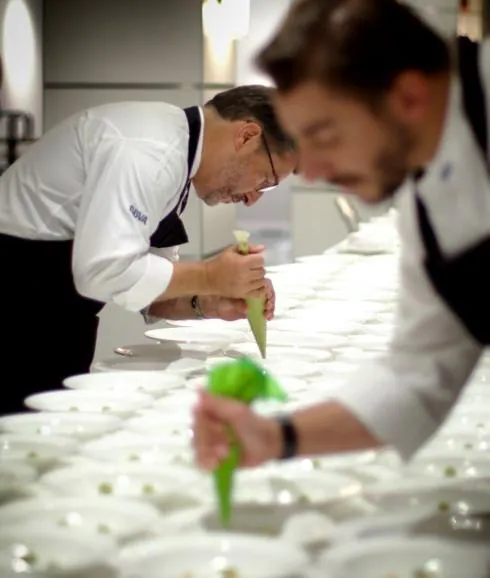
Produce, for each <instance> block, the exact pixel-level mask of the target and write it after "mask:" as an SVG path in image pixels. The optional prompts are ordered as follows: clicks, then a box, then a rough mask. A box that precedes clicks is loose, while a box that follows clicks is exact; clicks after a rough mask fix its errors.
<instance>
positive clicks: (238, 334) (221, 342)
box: [145, 327, 246, 349]
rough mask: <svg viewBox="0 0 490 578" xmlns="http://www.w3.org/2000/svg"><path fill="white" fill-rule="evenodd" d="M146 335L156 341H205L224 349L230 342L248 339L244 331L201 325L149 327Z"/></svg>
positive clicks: (190, 342)
mask: <svg viewBox="0 0 490 578" xmlns="http://www.w3.org/2000/svg"><path fill="white" fill-rule="evenodd" d="M145 336H146V337H148V338H149V339H153V340H155V341H176V342H177V343H179V342H181V343H189V344H193V343H204V344H212V345H216V346H217V348H219V349H223V348H225V347H226V346H227V345H229V344H230V343H240V342H241V341H245V340H246V336H245V333H244V332H243V331H236V330H233V329H224V328H222V327H220V328H216V329H212V328H210V327H208V328H202V329H201V328H199V327H164V328H160V329H149V330H148V331H145Z"/></svg>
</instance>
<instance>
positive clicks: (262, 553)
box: [120, 533, 308, 578]
mask: <svg viewBox="0 0 490 578" xmlns="http://www.w3.org/2000/svg"><path fill="white" fill-rule="evenodd" d="M120 566H121V568H122V569H124V570H125V571H126V572H127V574H126V576H129V575H132V576H133V575H134V576H137V577H138V578H140V577H141V578H143V577H144V578H157V577H158V578H161V576H162V568H165V577H166V578H182V576H192V577H193V578H209V577H210V576H216V574H219V575H222V574H221V572H223V571H224V570H227V569H228V570H234V571H235V572H236V575H237V576H247V577H249V578H283V577H284V578H285V577H287V576H295V575H302V574H303V571H304V570H306V568H307V567H308V559H307V557H306V554H305V553H304V552H303V551H302V550H301V549H300V548H299V547H295V546H294V545H293V544H291V543H290V542H287V541H282V540H278V539H273V538H261V537H256V536H247V535H238V534H219V533H216V534H189V535H185V536H184V535H183V536H178V537H173V538H171V537H166V538H162V539H158V540H153V541H147V542H141V543H139V544H135V545H133V546H128V547H127V548H125V549H123V550H122V551H121V553H120Z"/></svg>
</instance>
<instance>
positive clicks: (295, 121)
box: [195, 0, 490, 468]
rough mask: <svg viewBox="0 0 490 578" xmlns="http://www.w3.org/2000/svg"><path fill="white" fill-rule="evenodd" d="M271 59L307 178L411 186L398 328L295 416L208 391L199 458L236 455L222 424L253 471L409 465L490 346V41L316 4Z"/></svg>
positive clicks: (356, 186)
mask: <svg viewBox="0 0 490 578" xmlns="http://www.w3.org/2000/svg"><path fill="white" fill-rule="evenodd" d="M291 38H294V39H295V42H294V43H292V42H291ZM259 64H260V66H261V68H262V70H263V71H264V72H266V73H268V74H269V75H270V76H271V77H272V79H273V80H274V81H275V83H276V85H277V87H278V91H279V95H278V99H277V111H278V113H279V117H280V119H281V120H282V121H283V123H284V126H285V128H286V129H287V130H288V131H289V133H290V134H291V135H293V137H295V138H296V140H297V143H298V145H299V153H300V170H301V171H302V172H303V173H304V175H305V176H306V177H307V178H311V179H318V178H321V179H324V180H326V181H329V182H333V183H337V184H338V185H339V186H341V187H342V188H344V189H345V190H346V191H347V192H351V193H353V194H355V195H357V196H359V197H360V198H361V199H363V200H365V201H367V202H377V201H380V200H382V199H386V198H387V197H389V196H391V195H393V194H394V193H395V191H397V190H399V189H400V187H401V186H402V184H405V187H403V189H405V192H404V194H403V195H402V197H401V198H400V204H399V219H400V235H401V267H400V299H399V305H398V312H397V319H396V325H395V335H394V338H393V341H392V343H391V346H390V348H389V351H388V352H387V353H386V355H384V356H383V357H382V358H380V359H379V360H377V361H375V362H374V363H373V364H372V365H371V366H369V367H363V368H362V369H361V371H359V373H357V374H355V375H354V377H353V378H352V379H350V380H349V381H348V382H347V383H346V384H345V386H344V387H343V388H341V389H340V390H336V391H335V393H333V394H332V395H330V399H329V401H326V402H325V403H322V404H318V405H316V406H313V407H311V408H309V409H305V410H302V411H298V412H296V413H294V414H292V415H290V416H285V417H281V418H280V419H266V418H262V417H259V416H256V415H255V414H254V413H252V412H251V411H250V410H249V409H248V408H247V407H245V406H242V405H240V404H237V403H233V402H231V401H226V400H221V399H217V398H213V397H210V396H209V395H204V394H203V395H202V398H201V401H200V403H199V404H198V406H197V408H196V423H195V433H196V435H195V445H196V452H197V460H198V462H199V463H200V464H201V465H202V466H203V467H209V468H212V467H214V465H216V463H217V462H218V461H219V460H220V459H221V458H222V457H223V455H224V454H225V452H226V443H227V442H226V440H227V438H226V437H224V434H223V431H226V430H223V428H222V424H226V425H231V427H232V428H233V429H234V431H235V433H236V435H237V437H238V438H239V439H240V440H241V442H242V445H243V450H244V451H243V455H244V463H245V464H246V465H257V464H260V463H263V462H264V461H267V460H270V459H277V458H290V457H293V456H295V455H310V454H324V453H329V452H339V451H351V450H361V449H367V448H373V447H378V446H380V445H384V444H388V445H391V446H393V447H394V448H396V449H397V450H398V452H399V453H400V455H401V456H402V457H403V458H405V459H409V458H410V457H411V456H412V455H413V454H414V453H415V452H416V451H417V450H418V449H419V448H420V447H421V445H422V444H423V443H424V442H425V441H426V440H427V439H428V438H429V437H430V436H431V435H432V434H433V433H434V432H435V431H436V430H437V428H438V427H439V425H440V424H441V422H442V421H443V420H444V418H445V417H446V415H447V414H448V412H449V411H450V409H451V408H452V406H453V405H454V404H455V402H456V400H457V399H458V396H459V394H460V392H461V390H462V389H463V387H464V385H465V383H466V381H467V379H468V377H469V376H470V374H471V372H472V371H473V369H474V368H475V365H476V363H477V362H478V359H479V357H480V355H481V353H482V351H483V349H484V348H485V347H486V346H487V345H489V344H490V304H489V296H490V278H489V275H488V269H489V266H490V180H489V159H490V155H489V137H488V135H489V118H490V43H488V42H485V43H483V44H482V45H477V44H474V43H472V42H471V41H469V40H468V39H467V38H460V39H458V42H457V43H456V42H455V43H454V46H453V45H451V46H449V45H447V44H446V42H445V41H444V40H443V39H441V38H439V37H438V36H437V35H436V34H435V33H434V32H433V31H432V30H431V29H430V28H429V27H428V26H427V25H426V24H424V23H423V22H422V21H421V20H420V19H419V18H418V16H417V15H416V14H415V13H414V12H412V10H411V9H410V8H408V7H407V6H405V5H404V4H403V3H400V2H396V1H395V0H378V1H376V2H372V1H371V0H355V1H352V0H339V1H338V2H324V1H323V0H301V1H298V2H296V3H295V4H294V5H293V7H292V8H291V10H290V13H289V16H288V18H287V19H286V21H285V22H284V23H283V25H282V27H281V29H280V30H279V31H278V33H277V35H276V36H275V38H273V39H272V41H271V43H270V44H269V45H268V46H267V47H265V48H264V50H263V51H262V53H261V55H260V57H259ZM220 424H221V425H220Z"/></svg>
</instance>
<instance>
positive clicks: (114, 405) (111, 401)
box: [25, 390, 153, 417]
mask: <svg viewBox="0 0 490 578" xmlns="http://www.w3.org/2000/svg"><path fill="white" fill-rule="evenodd" d="M25 404H26V406H27V407H30V408H31V409H37V410H41V411H54V412H66V411H68V412H82V413H85V412H86V413H103V414H106V415H117V416H119V417H129V416H130V415H131V414H133V413H134V412H136V411H138V410H139V409H143V408H146V407H149V406H151V405H152V404H153V398H152V397H150V396H149V395H145V394H143V393H129V392H126V393H123V392H117V391H104V392H102V391H92V390H91V391H76V390H70V391H46V392H44V393H37V394H35V395H31V396H29V397H28V398H27V399H26V400H25Z"/></svg>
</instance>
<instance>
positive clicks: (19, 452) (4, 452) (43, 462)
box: [0, 433, 77, 470]
mask: <svg viewBox="0 0 490 578" xmlns="http://www.w3.org/2000/svg"><path fill="white" fill-rule="evenodd" d="M76 447H77V446H76V443H75V441H74V440H73V439H70V438H65V437H61V436H51V437H42V436H28V435H22V434H14V433H12V434H1V435H0V463H1V462H2V461H3V460H6V461H10V460H14V461H16V462H18V461H21V462H23V463H26V464H28V465H30V466H32V467H35V468H37V469H39V470H44V469H46V468H49V467H51V466H53V465H55V464H56V463H57V462H59V461H60V460H62V459H63V458H64V457H66V456H69V455H71V454H73V453H74V452H75V451H76Z"/></svg>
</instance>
